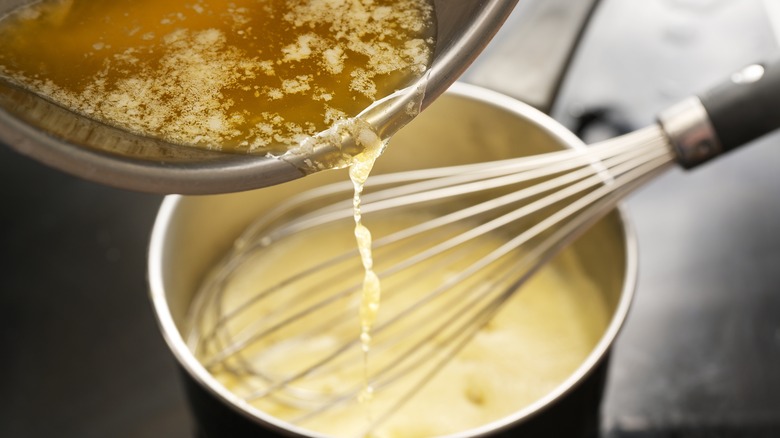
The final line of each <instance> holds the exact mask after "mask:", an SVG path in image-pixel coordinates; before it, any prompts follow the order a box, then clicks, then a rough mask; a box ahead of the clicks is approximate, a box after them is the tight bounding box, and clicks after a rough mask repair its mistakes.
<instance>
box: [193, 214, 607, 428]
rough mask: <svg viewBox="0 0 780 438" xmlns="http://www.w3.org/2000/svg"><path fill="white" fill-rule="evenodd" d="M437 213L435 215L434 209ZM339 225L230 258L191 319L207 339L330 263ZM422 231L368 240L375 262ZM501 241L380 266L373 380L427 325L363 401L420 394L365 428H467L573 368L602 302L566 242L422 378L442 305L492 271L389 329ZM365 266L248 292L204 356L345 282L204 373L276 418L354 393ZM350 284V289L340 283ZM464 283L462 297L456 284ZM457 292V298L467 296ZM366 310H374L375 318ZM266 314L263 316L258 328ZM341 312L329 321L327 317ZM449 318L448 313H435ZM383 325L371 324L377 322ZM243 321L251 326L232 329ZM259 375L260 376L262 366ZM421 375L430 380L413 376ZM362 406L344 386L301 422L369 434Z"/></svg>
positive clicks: (379, 229) (409, 219)
mask: <svg viewBox="0 0 780 438" xmlns="http://www.w3.org/2000/svg"><path fill="white" fill-rule="evenodd" d="M430 214H435V213H430ZM429 218H430V216H429V213H426V212H416V213H409V214H404V215H401V216H387V215H383V214H382V213H377V214H374V215H372V216H371V228H372V231H373V232H374V234H375V236H377V238H381V237H382V236H384V235H387V234H388V233H390V232H392V231H395V230H398V229H403V228H406V227H409V226H410V225H412V224H414V223H418V222H419V221H420V220H421V219H429ZM471 227H472V224H468V223H462V224H456V225H449V226H446V227H443V228H442V229H440V230H438V231H436V233H441V234H444V235H451V234H454V233H460V232H464V231H466V230H469V229H471ZM350 228H351V227H350V224H349V223H348V222H338V223H334V224H332V225H328V226H323V227H316V228H314V229H312V230H309V231H304V232H300V233H296V234H294V235H292V236H290V237H285V238H283V239H281V240H279V241H275V242H273V243H271V244H270V245H269V246H267V247H264V248H262V249H258V250H257V251H256V253H254V254H252V255H251V256H250V257H249V258H247V259H246V260H245V261H244V262H243V263H242V264H240V265H239V266H238V267H237V268H236V271H235V273H234V275H233V276H232V277H231V279H230V281H229V282H227V283H226V284H225V285H224V287H223V288H222V289H221V290H222V295H221V296H220V297H219V305H214V303H211V304H209V305H207V306H205V313H204V314H203V316H202V317H201V318H199V319H197V320H194V321H192V325H193V328H194V329H195V330H196V331H198V332H199V333H200V335H199V336H203V334H204V333H209V332H210V331H211V330H212V328H213V326H214V324H215V321H216V320H217V319H219V318H220V317H221V316H220V315H226V314H229V313H230V312H231V311H232V309H235V308H236V307H238V306H241V305H243V303H246V300H247V298H248V297H254V296H256V295H257V294H258V293H259V290H260V289H263V288H264V287H269V286H270V285H274V284H278V283H280V282H282V281H283V280H284V279H287V278H289V277H290V276H291V275H293V274H294V273H296V272H299V271H303V270H305V269H306V268H307V267H308V266H311V265H315V264H316V263H317V262H318V261H321V260H327V259H329V258H331V257H333V256H334V255H338V254H340V253H342V252H349V251H350V250H352V251H354V242H353V241H351V239H350V238H349V236H350V234H351V229H350ZM429 237H431V236H420V237H418V238H417V240H416V241H415V244H414V245H412V246H411V247H410V248H407V249H403V248H402V247H400V246H394V245H391V246H390V247H381V248H376V249H375V253H376V254H375V255H374V262H375V264H374V266H373V269H374V270H375V271H376V272H378V273H382V272H386V271H387V269H388V267H389V266H391V265H393V264H395V263H396V262H398V261H400V260H405V259H408V258H409V257H411V256H412V255H414V254H417V253H418V252H419V251H420V249H421V246H420V245H422V242H423V241H425V240H426V239H428V238H429ZM504 242H506V237H505V236H503V235H500V234H496V235H489V236H486V237H484V238H480V239H477V240H475V241H474V242H472V243H471V244H470V245H469V246H468V247H466V248H464V249H462V250H454V251H450V252H447V253H445V254H442V255H441V256H439V257H436V258H434V259H431V260H428V261H425V262H421V263H416V264H414V265H413V266H411V267H409V268H408V269H406V270H404V271H403V273H401V274H398V275H393V276H389V277H385V276H383V277H382V289H383V291H382V294H383V296H382V310H381V311H380V312H379V313H378V314H377V315H376V321H375V324H374V326H373V327H374V328H375V329H377V330H378V331H377V332H375V333H374V334H373V336H372V339H371V342H372V344H371V354H372V356H371V365H372V366H371V367H370V368H371V369H370V370H369V380H370V381H371V382H379V380H377V378H376V373H378V372H379V370H381V369H382V368H383V367H384V366H386V365H388V364H390V363H392V361H393V360H394V358H397V357H399V356H404V355H406V353H405V350H406V349H407V348H409V347H410V346H412V345H416V342H418V341H420V340H421V338H418V337H417V336H421V334H422V333H428V332H433V333H434V336H433V337H431V338H430V339H427V340H425V339H423V340H424V342H423V347H416V350H417V351H426V352H427V353H426V356H425V357H426V358H428V357H429V356H430V358H429V359H425V360H423V361H422V362H421V364H420V365H419V366H417V367H415V371H413V372H411V373H410V374H409V375H406V376H405V377H404V378H402V379H400V380H399V381H397V382H395V383H393V384H392V385H389V386H383V385H381V384H379V385H377V386H376V388H374V389H375V392H374V396H373V398H372V399H371V405H370V407H371V411H372V414H373V415H372V419H373V420H378V419H381V418H382V417H383V415H384V413H385V412H387V411H388V410H390V409H391V408H392V406H393V405H394V403H395V402H396V401H397V400H398V399H399V398H404V397H405V394H406V393H407V391H409V390H410V388H414V387H419V386H421V387H422V389H421V391H420V393H418V394H416V396H415V397H413V398H412V399H411V400H410V401H409V402H408V403H407V404H405V405H404V406H403V407H402V408H401V409H400V410H398V411H397V412H396V413H395V414H394V415H392V416H391V417H389V419H387V420H386V421H384V422H382V423H381V424H380V425H379V426H378V428H376V429H373V430H371V431H370V436H372V437H404V438H409V437H430V436H437V435H443V434H449V433H455V432H459V431H464V430H467V429H470V428H474V427H478V426H481V425H484V424H487V423H489V422H491V421H494V420H497V419H500V418H502V417H504V416H506V415H509V414H511V413H513V412H516V411H518V410H519V409H521V408H523V407H525V406H527V405H529V404H531V403H533V402H535V401H537V400H538V399H540V398H541V397H543V396H545V395H547V394H548V393H549V392H550V391H552V390H553V389H554V388H555V387H556V386H557V385H559V384H561V383H562V382H563V381H564V380H565V379H566V378H567V377H569V376H570V375H571V374H572V372H574V370H575V369H577V367H578V366H580V364H581V363H582V362H583V360H584V359H585V357H586V356H587V355H588V354H589V353H590V352H591V351H592V349H593V348H594V346H595V345H596V344H597V342H598V340H599V339H600V338H601V336H602V334H603V333H604V330H605V327H606V325H607V320H608V312H607V309H606V305H605V304H604V301H603V298H602V296H601V295H600V293H599V291H598V290H597V289H596V288H595V286H594V285H592V283H591V282H590V281H589V279H588V278H587V276H586V274H585V273H584V272H583V270H582V268H581V267H580V266H579V265H578V262H577V260H576V258H575V256H574V255H573V253H569V252H564V254H563V255H562V257H560V258H558V259H557V261H556V262H555V263H553V264H552V265H549V266H547V267H546V268H544V269H542V270H541V271H540V272H539V273H537V275H536V276H534V277H533V278H532V279H531V281H530V282H529V283H527V284H526V285H525V286H524V287H523V288H522V289H521V291H520V292H519V293H516V294H515V295H514V296H513V297H512V298H511V299H510V300H509V301H508V302H507V303H506V304H505V305H504V307H503V308H502V309H501V311H500V312H499V313H498V314H497V315H496V316H495V317H494V318H493V319H492V320H491V321H490V322H489V323H488V324H486V325H484V326H481V328H480V329H479V330H478V332H477V333H476V335H475V336H474V338H473V339H472V340H471V342H470V343H469V344H468V345H467V346H466V347H465V348H463V349H462V350H461V351H459V352H458V354H457V355H456V356H455V357H454V358H453V359H452V360H451V361H449V362H448V364H447V365H446V366H445V367H444V368H443V369H442V370H441V371H440V372H439V373H438V374H437V375H436V376H435V377H433V378H432V379H429V378H426V377H425V373H426V371H427V370H428V368H426V367H428V366H429V365H431V364H433V363H434V362H436V361H438V359H437V358H436V354H438V353H439V352H441V351H443V350H444V349H445V348H446V347H447V346H449V345H452V344H453V343H452V342H450V341H448V340H447V339H446V337H447V335H448V333H447V332H448V328H452V329H457V328H458V325H457V324H454V323H453V324H451V325H450V326H447V327H445V328H443V329H441V330H439V329H437V325H438V324H442V323H445V322H446V315H449V314H450V313H451V312H453V311H456V312H470V311H473V310H474V309H476V308H477V307H481V306H476V305H469V306H466V308H463V309H461V308H459V307H458V306H463V305H465V304H467V303H468V302H469V300H471V299H473V297H474V296H475V294H478V293H480V292H481V291H482V290H485V289H493V288H497V289H500V287H501V284H498V285H493V284H492V283H493V282H495V278H496V277H495V275H494V274H491V273H490V272H489V271H488V270H484V271H481V272H480V274H479V275H477V276H476V278H473V279H470V280H466V281H463V282H459V283H458V284H457V285H456V286H454V287H453V288H452V289H449V290H447V292H446V293H444V294H443V295H442V296H441V298H437V299H434V300H431V301H428V302H426V303H425V304H415V306H416V307H419V308H420V309H421V310H422V313H421V314H414V315H408V316H405V317H404V318H402V319H400V320H399V321H400V322H399V323H398V324H395V325H393V328H392V329H381V328H382V327H383V326H384V325H385V324H387V323H388V322H389V321H390V320H392V319H393V318H394V317H395V316H397V315H399V314H401V313H402V312H403V309H404V308H405V307H406V306H408V305H409V304H414V303H419V302H420V300H421V299H422V295H423V294H425V293H428V292H430V291H432V290H435V289H436V288H437V287H438V286H439V285H441V284H442V283H444V282H447V281H448V280H449V279H451V278H452V277H453V276H455V275H457V274H458V273H459V272H463V271H464V270H465V269H466V267H467V266H469V265H471V264H472V263H474V262H475V261H476V260H477V259H478V258H479V257H481V256H482V255H484V254H485V253H487V252H489V251H490V250H492V249H494V248H496V247H497V246H499V245H501V244H503V243H504ZM363 278H364V271H363V266H362V265H361V263H360V262H359V260H357V259H356V258H355V257H349V258H347V259H346V260H345V261H344V262H343V264H338V265H334V266H329V267H328V268H327V269H326V270H323V271H321V272H318V273H317V274H316V275H307V276H304V277H303V278H301V279H300V280H299V281H296V282H295V283H294V284H288V285H287V286H285V287H283V288H282V289H281V290H279V291H277V293H276V294H274V295H273V296H268V297H265V298H263V299H261V300H257V301H253V302H251V304H250V305H249V306H248V307H247V308H246V310H245V311H244V312H243V313H241V314H239V315H233V316H231V318H230V321H229V323H227V324H225V325H224V326H222V327H221V328H220V329H219V330H218V331H219V333H220V334H219V335H218V336H217V338H218V339H220V342H206V343H204V344H201V345H200V347H199V348H198V349H197V350H196V355H197V356H198V357H199V359H201V360H202V361H203V362H204V363H206V364H209V363H210V359H209V358H210V357H212V356H213V355H214V354H215V352H216V351H218V350H219V349H220V347H221V346H223V345H224V343H230V342H231V340H235V339H239V338H241V337H243V336H244V335H245V334H252V333H254V334H257V333H260V332H262V331H263V328H262V327H267V326H272V325H273V324H274V323H275V322H278V321H279V320H283V319H284V318H285V316H289V315H291V314H294V313H296V312H297V311H298V310H299V309H301V308H305V307H307V306H308V305H311V304H312V303H313V302H316V301H318V300H320V299H322V298H323V297H324V296H331V295H332V294H334V293H335V292H338V291H343V290H352V291H353V293H351V294H349V295H348V296H346V297H344V298H343V299H339V300H336V301H334V302H333V303H331V304H329V305H327V306H324V307H318V308H317V310H316V311H314V312H313V313H311V314H307V315H306V316H304V317H300V318H297V319H296V321H295V323H294V324H290V325H289V326H285V327H284V328H283V329H282V330H281V331H278V332H274V333H272V334H266V335H264V336H263V337H262V339H257V340H255V341H253V342H251V343H249V344H248V345H245V346H244V347H243V348H242V349H241V352H240V353H239V354H237V355H234V356H231V357H230V358H228V359H227V360H223V361H218V362H217V363H211V364H210V365H209V366H208V368H209V371H210V372H211V373H212V374H213V375H214V376H215V377H216V378H217V379H218V380H219V381H220V382H221V383H222V384H223V385H224V386H225V387H226V388H228V389H229V390H231V391H233V392H234V393H235V394H237V395H238V396H240V397H248V400H249V403H251V404H252V405H253V406H255V407H256V408H258V409H260V410H262V411H265V412H267V413H269V414H271V415H274V416H276V417H278V418H281V419H283V420H287V421H291V422H297V420H296V419H297V418H298V417H300V416H301V415H305V414H306V413H309V412H312V411H315V410H317V409H318V408H319V407H321V406H322V405H324V404H328V403H329V400H328V398H329V397H336V396H338V395H341V394H357V393H359V392H360V389H361V388H362V386H363V382H364V381H365V378H366V375H365V370H364V369H363V367H362V363H361V360H360V359H361V356H362V355H363V349H362V347H361V343H360V342H354V341H355V340H356V334H355V330H354V327H355V325H356V323H360V321H359V319H361V318H363V317H362V316H359V314H358V312H357V309H359V308H360V307H361V304H360V303H361V295H362V291H363V288H362V286H361V285H362V283H363V281H364V280H363ZM350 288H351V289H350ZM460 294H464V295H462V296H461V295H460ZM465 297H467V298H465ZM372 318H373V317H372ZM260 321H262V322H263V324H261V325H257V324H258V322H260ZM333 321H338V324H335V323H333ZM445 326H446V324H445ZM380 329H381V330H380ZM244 330H246V331H247V332H248V333H244V334H242V332H243V331H244ZM350 341H353V343H352V344H351V346H350V347H349V349H348V352H347V353H345V354H344V355H343V356H340V357H339V358H338V359H334V360H333V361H332V362H331V363H330V365H329V366H327V367H325V368H322V369H319V370H318V371H317V372H315V373H312V374H310V375H307V376H305V377H303V378H300V379H296V380H295V381H293V382H288V383H286V384H285V385H284V386H283V387H279V388H276V390H275V391H272V394H270V395H267V396H265V397H262V398H253V396H252V394H257V391H260V392H262V391H263V390H267V389H268V388H269V381H268V380H266V379H270V381H272V382H279V381H283V380H284V379H286V378H289V377H290V376H294V375H296V373H298V372H299V371H300V370H303V369H306V368H308V367H311V366H312V365H314V364H315V363H317V361H318V359H319V358H322V357H326V356H327V355H328V354H329V353H330V352H332V351H335V350H337V349H338V348H339V346H341V345H342V344H344V343H347V342H350ZM260 375H262V376H264V377H259V376H260ZM421 381H425V382H427V383H426V384H425V385H420V382H421ZM365 408H366V406H365V405H364V404H361V403H360V402H359V401H358V400H356V399H355V397H354V396H350V397H349V398H348V402H347V403H345V404H343V405H339V406H337V407H335V408H333V409H330V410H327V411H325V412H322V413H320V414H318V415H316V416H313V417H311V418H309V419H306V420H303V421H300V422H299V423H298V424H299V425H300V426H301V427H304V428H307V429H310V430H314V431H317V432H321V433H326V434H331V435H334V436H363V435H365V434H366V432H367V431H366V412H365Z"/></svg>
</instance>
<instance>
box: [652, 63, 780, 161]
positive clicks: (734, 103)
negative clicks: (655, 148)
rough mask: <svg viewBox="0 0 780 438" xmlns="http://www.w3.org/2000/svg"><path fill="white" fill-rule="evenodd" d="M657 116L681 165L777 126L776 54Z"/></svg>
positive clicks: (779, 80)
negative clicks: (774, 58)
mask: <svg viewBox="0 0 780 438" xmlns="http://www.w3.org/2000/svg"><path fill="white" fill-rule="evenodd" d="M658 121H659V124H660V125H661V127H662V128H663V130H664V131H665V133H666V135H667V137H668V139H669V142H670V143H671V145H672V147H673V148H674V150H675V152H676V154H677V161H678V162H679V163H680V165H682V166H683V167H685V168H691V167H694V166H697V165H699V164H701V163H703V162H705V161H707V160H709V159H710V158H714V157H717V156H718V155H721V154H723V153H724V152H728V151H730V150H732V149H735V148H737V147H739V146H742V145H743V144H746V143H749V142H750V141H752V140H755V139H757V138H759V137H761V136H763V135H765V134H767V133H769V132H771V131H774V130H775V129H777V128H779V127H780V60H776V61H774V62H768V63H760V64H752V65H749V66H747V67H745V68H743V69H742V70H740V71H738V72H736V73H734V74H732V75H731V77H730V78H729V79H728V80H727V81H725V82H723V83H721V84H720V85H718V86H716V87H714V88H713V89H711V90H710V91H708V92H706V93H704V94H702V95H701V96H700V97H695V96H694V97H690V98H688V99H685V100H683V101H682V102H680V103H678V104H676V105H674V106H672V107H671V108H669V109H667V110H666V111H664V112H662V113H661V114H659V116H658Z"/></svg>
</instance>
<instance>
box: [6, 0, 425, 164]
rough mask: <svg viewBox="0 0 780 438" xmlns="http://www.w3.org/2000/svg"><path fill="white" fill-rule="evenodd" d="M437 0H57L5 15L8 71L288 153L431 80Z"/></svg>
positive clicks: (198, 139) (186, 132)
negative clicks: (421, 81)
mask: <svg viewBox="0 0 780 438" xmlns="http://www.w3.org/2000/svg"><path fill="white" fill-rule="evenodd" d="M432 14H433V12H432V6H431V3H430V2H429V1H427V0H351V1H350V0H296V1H288V0H234V1H231V2H223V1H216V0H176V1H159V0H115V1H110V2H108V1H106V2H103V1H92V0H44V1H42V2H37V3H34V4H32V5H30V6H27V7H24V8H22V9H20V10H17V11H15V12H14V13H11V14H9V15H8V16H6V17H5V18H4V19H3V20H2V22H0V46H2V47H3V50H2V51H0V74H2V75H3V76H5V77H6V78H9V79H10V80H12V81H13V82H15V83H17V84H20V85H21V86H23V87H26V88H29V89H31V90H33V91H34V92H36V93H38V94H40V95H42V96H44V97H46V98H48V99H50V100H52V101H54V102H56V103H58V104H60V105H62V106H64V107H67V108H70V109H72V110H74V111H77V112H79V113H82V114H84V115H86V116H89V117H91V118H94V119H97V120H100V121H103V122H106V123H109V124H112V125H115V126H118V127H121V128H124V129H127V130H130V131H132V132H136V133H139V134H142V135H148V136H154V137H159V138H163V139H165V140H167V141H170V142H173V143H179V144H185V145H194V146H199V147H205V148H213V149H222V150H228V151H240V152H253V153H274V154H276V153H282V152H284V151H286V149H287V148H288V147H289V146H290V145H293V144H297V143H299V142H300V141H301V140H303V139H305V138H306V137H308V136H311V135H314V134H315V133H318V132H320V131H323V130H325V129H326V128H328V127H329V126H331V125H332V124H333V123H334V122H337V121H339V120H343V119H345V118H350V117H354V116H355V115H357V114H358V113H359V112H360V111H361V110H363V109H365V108H366V107H367V106H369V105H370V104H371V103H372V102H374V101H375V100H377V99H379V98H381V97H384V96H386V95H389V94H391V93H392V92H394V91H395V90H397V89H399V88H402V87H404V86H406V85H408V84H410V83H411V82H413V80H415V79H416V78H418V77H420V76H421V75H422V74H423V72H424V71H425V70H426V69H427V67H428V64H429V63H430V58H431V53H432V47H433V39H432V35H433V32H434V24H433V16H432Z"/></svg>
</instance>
